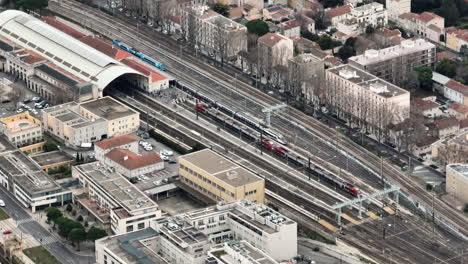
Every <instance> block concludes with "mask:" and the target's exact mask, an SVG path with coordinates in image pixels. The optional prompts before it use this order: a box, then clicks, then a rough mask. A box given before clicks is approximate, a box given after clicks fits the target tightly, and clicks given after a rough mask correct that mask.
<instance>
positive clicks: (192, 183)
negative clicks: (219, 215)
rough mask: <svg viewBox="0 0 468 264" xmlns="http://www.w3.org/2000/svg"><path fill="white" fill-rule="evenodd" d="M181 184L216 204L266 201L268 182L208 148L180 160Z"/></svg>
mask: <svg viewBox="0 0 468 264" xmlns="http://www.w3.org/2000/svg"><path fill="white" fill-rule="evenodd" d="M179 164H180V167H179V175H180V178H181V183H183V184H184V185H186V187H187V188H190V189H193V190H196V191H198V192H199V193H201V194H202V195H205V196H207V197H208V198H210V199H211V200H214V201H236V200H239V199H248V200H250V201H253V202H256V203H263V202H264V201H265V180H264V179H262V178H260V177H259V176H257V175H255V174H254V173H252V172H251V171H249V170H247V169H245V168H244V167H241V166H240V165H239V164H237V163H235V162H233V161H231V160H229V159H227V158H226V157H223V156H221V155H220V154H218V153H216V152H214V151H212V150H210V149H204V150H200V151H197V152H193V153H190V154H186V155H183V156H180V157H179Z"/></svg>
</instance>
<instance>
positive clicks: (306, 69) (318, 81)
mask: <svg viewBox="0 0 468 264" xmlns="http://www.w3.org/2000/svg"><path fill="white" fill-rule="evenodd" d="M288 70H289V75H290V77H289V79H290V80H291V85H290V86H291V88H290V89H291V90H290V92H291V94H292V96H294V97H296V98H304V99H306V100H308V101H314V102H316V101H317V99H318V98H317V94H318V90H319V88H320V86H321V85H322V84H323V80H324V77H325V62H324V60H323V59H320V58H318V57H316V56H314V55H312V54H310V53H303V54H299V55H297V56H295V57H293V58H291V59H289V61H288Z"/></svg>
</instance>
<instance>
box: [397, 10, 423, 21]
mask: <svg viewBox="0 0 468 264" xmlns="http://www.w3.org/2000/svg"><path fill="white" fill-rule="evenodd" d="M398 17H399V18H401V19H407V20H416V19H418V18H419V15H418V14H415V13H411V12H409V13H403V14H401V15H399V16H398Z"/></svg>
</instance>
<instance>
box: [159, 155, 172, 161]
mask: <svg viewBox="0 0 468 264" xmlns="http://www.w3.org/2000/svg"><path fill="white" fill-rule="evenodd" d="M159 156H161V159H162V160H164V161H169V160H170V158H169V157H168V156H164V155H159Z"/></svg>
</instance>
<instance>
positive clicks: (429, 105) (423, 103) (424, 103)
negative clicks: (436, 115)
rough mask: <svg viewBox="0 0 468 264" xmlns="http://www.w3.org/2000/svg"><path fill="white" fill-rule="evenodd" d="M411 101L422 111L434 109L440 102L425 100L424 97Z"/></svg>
mask: <svg viewBox="0 0 468 264" xmlns="http://www.w3.org/2000/svg"><path fill="white" fill-rule="evenodd" d="M411 103H412V104H413V105H414V106H416V107H417V108H418V109H419V110H421V111H426V110H430V109H434V108H437V107H439V104H437V103H434V102H432V101H430V100H424V99H421V98H415V99H413V100H412V101H411Z"/></svg>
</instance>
